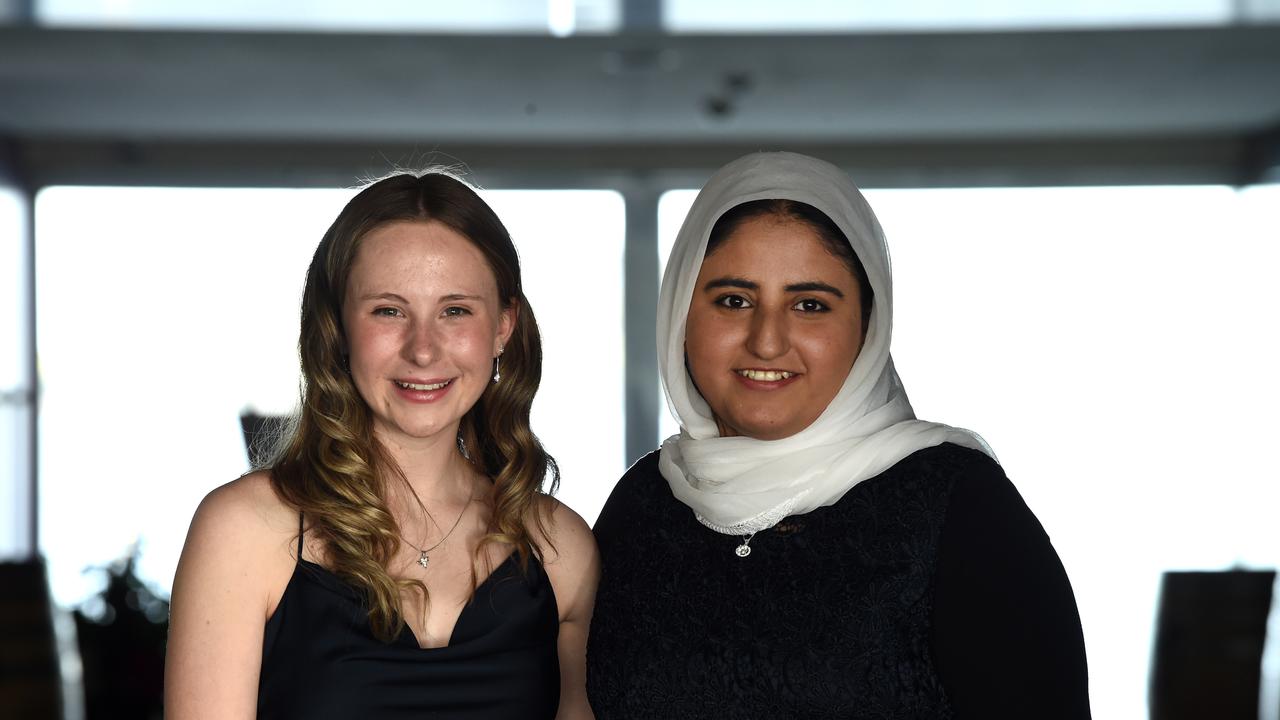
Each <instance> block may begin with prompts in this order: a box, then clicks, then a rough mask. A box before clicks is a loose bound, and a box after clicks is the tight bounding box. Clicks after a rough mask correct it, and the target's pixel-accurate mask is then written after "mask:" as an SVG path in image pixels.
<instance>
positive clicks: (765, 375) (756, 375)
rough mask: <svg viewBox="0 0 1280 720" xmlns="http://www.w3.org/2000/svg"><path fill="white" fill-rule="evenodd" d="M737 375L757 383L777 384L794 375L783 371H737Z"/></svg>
mask: <svg viewBox="0 0 1280 720" xmlns="http://www.w3.org/2000/svg"><path fill="white" fill-rule="evenodd" d="M738 374H739V375H741V376H742V377H744V378H746V379H748V380H756V381H759V382H777V381H779V380H786V379H787V378H789V377H791V376H793V375H795V373H793V372H787V371H785V370H739V371H738Z"/></svg>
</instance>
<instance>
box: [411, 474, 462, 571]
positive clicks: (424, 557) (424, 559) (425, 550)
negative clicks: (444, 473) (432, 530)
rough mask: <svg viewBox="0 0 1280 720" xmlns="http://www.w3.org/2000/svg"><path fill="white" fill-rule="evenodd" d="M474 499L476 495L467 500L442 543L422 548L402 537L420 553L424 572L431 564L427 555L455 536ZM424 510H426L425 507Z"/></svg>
mask: <svg viewBox="0 0 1280 720" xmlns="http://www.w3.org/2000/svg"><path fill="white" fill-rule="evenodd" d="M409 491H410V492H413V488H409ZM413 494H414V496H415V497H416V496H417V493H416V492H414V493H413ZM474 499H475V495H474V494H473V495H472V496H471V497H469V498H467V504H466V505H463V506H462V512H460V513H458V519H457V520H454V521H453V527H451V528H449V532H447V533H445V534H444V537H442V538H440V541H439V542H437V543H436V544H435V545H432V546H431V547H429V548H420V547H418V546H417V545H414V544H413V543H411V542H409V539H408V538H406V537H405V536H404V535H401V536H400V539H401V540H404V542H405V544H406V545H408V546H409V547H411V548H413V549H414V550H417V551H418V560H417V563H418V564H419V565H421V566H422V569H423V570H426V569H427V563H429V562H431V556H429V555H428V554H427V553H429V552H431V551H432V550H435V549H436V548H438V547H440V546H441V545H443V544H444V541H445V540H448V539H449V536H450V535H452V534H453V531H454V530H457V529H458V524H459V523H461V522H462V516H463V515H466V514H467V508H469V507H471V501H472V500H474ZM418 502H422V501H421V500H419V501H418ZM423 509H424V510H425V507H424V508H423ZM428 517H430V515H429V514H428Z"/></svg>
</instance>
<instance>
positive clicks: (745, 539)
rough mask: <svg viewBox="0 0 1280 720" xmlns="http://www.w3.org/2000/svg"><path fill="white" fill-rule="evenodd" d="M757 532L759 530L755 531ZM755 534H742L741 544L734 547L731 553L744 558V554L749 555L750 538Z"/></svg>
mask: <svg viewBox="0 0 1280 720" xmlns="http://www.w3.org/2000/svg"><path fill="white" fill-rule="evenodd" d="M757 532H759V531H757ZM755 536H756V534H755V533H751V534H750V535H743V536H742V544H741V545H739V546H738V547H736V548H734V550H733V554H734V555H737V556H738V557H740V558H744V557H746V556H748V555H750V554H751V539H752V538H754V537H755Z"/></svg>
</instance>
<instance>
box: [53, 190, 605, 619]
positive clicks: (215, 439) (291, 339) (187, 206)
mask: <svg viewBox="0 0 1280 720" xmlns="http://www.w3.org/2000/svg"><path fill="white" fill-rule="evenodd" d="M352 194H353V191H350V190H262V189H234V190H231V189H176V188H85V187H55V188H50V189H47V190H45V191H44V192H42V193H41V194H40V195H39V196H38V198H37V206H36V218H37V225H36V227H37V228H38V230H37V233H38V237H37V238H36V242H37V261H38V292H39V296H38V298H37V302H38V307H39V326H38V343H39V350H40V365H41V374H42V381H43V386H44V391H45V392H44V401H43V406H42V409H41V415H40V429H41V435H40V440H41V444H40V493H41V502H40V508H41V511H40V515H41V547H42V549H43V551H44V552H45V554H46V556H47V557H48V560H49V563H50V580H51V584H52V587H53V592H54V596H55V599H56V600H57V601H58V602H59V603H62V604H64V605H66V604H73V603H76V602H78V601H79V600H80V599H82V598H84V597H85V596H86V595H87V594H89V593H91V592H93V591H94V590H96V589H97V586H96V584H95V583H96V582H97V580H98V578H97V575H96V574H89V575H85V574H82V570H83V569H84V568H86V567H89V566H96V565H102V564H105V563H107V562H109V561H111V560H113V559H115V558H117V557H120V556H121V555H123V554H124V553H126V552H127V551H128V548H129V546H130V544H131V543H134V542H140V543H141V544H142V554H141V559H140V565H139V571H140V574H141V575H142V576H143V577H144V578H146V579H148V580H150V581H151V582H153V583H154V584H155V585H156V586H157V587H158V588H159V589H160V590H161V591H162V592H164V593H165V594H167V593H168V589H169V585H170V583H171V582H172V577H173V571H174V568H175V566H176V563H177V559H178V554H179V551H180V550H181V547H182V542H183V539H184V537H185V534H186V529H187V525H188V523H189V522H190V520H191V515H192V513H193V512H194V510H195V507H196V504H197V503H198V502H199V500H200V498H202V497H203V496H204V495H205V494H206V493H207V492H209V491H210V490H212V489H213V488H214V487H217V486H218V485H220V484H222V483H225V482H227V481H229V480H232V479H234V478H235V477H237V476H239V475H240V474H241V473H243V472H244V471H245V470H246V468H247V467H248V465H247V462H248V461H247V458H246V453H245V448H244V442H243V438H242V433H241V429H240V420H239V416H240V414H241V412H242V411H244V410H250V409H251V410H256V411H258V412H260V413H266V414H284V413H288V412H290V411H291V410H292V408H293V407H294V405H295V403H296V401H297V388H298V371H297V353H296V343H297V334H298V330H297V324H298V301H299V296H300V293H301V289H302V282H303V276H304V274H305V271H306V268H307V264H308V263H309V261H310V258H311V254H312V252H313V250H314V249H315V245H316V243H317V242H319V239H320V237H321V235H322V234H323V232H324V230H325V229H326V228H327V227H328V225H329V223H330V222H331V221H332V220H333V218H334V217H335V216H336V215H337V213H338V211H339V210H340V209H341V208H342V206H343V204H344V203H345V202H346V201H347V200H348V199H349V198H350V197H351V195H352ZM483 194H484V195H485V197H486V199H487V200H488V201H489V202H491V203H492V205H493V207H494V208H495V210H497V212H498V214H499V215H500V216H501V217H502V218H503V220H504V222H505V223H506V224H507V227H508V229H509V230H510V231H511V233H512V235H513V237H514V238H515V240H516V244H517V246H518V248H519V250H520V253H521V260H522V263H523V270H524V278H525V282H526V295H527V296H528V297H529V301H530V304H531V305H532V306H533V307H534V309H535V311H536V313H537V318H538V321H539V324H540V326H541V329H542V333H543V342H544V377H543V384H542V389H541V391H540V392H539V394H538V399H537V400H536V402H535V405H534V413H533V429H534V432H536V433H537V434H538V435H539V437H540V438H541V439H542V440H543V442H544V444H545V445H546V447H547V448H548V450H549V451H550V452H551V453H552V454H554V455H555V456H556V458H557V459H558V460H559V461H560V464H561V468H562V471H563V474H564V477H563V484H562V486H561V493H560V497H561V499H563V500H564V501H565V502H566V503H568V504H569V505H570V506H571V507H574V508H575V509H577V510H578V511H579V512H581V513H582V514H583V515H584V516H585V517H586V518H587V520H588V522H591V521H594V519H595V515H596V513H597V512H598V509H599V506H600V505H601V504H603V502H604V499H605V497H606V496H607V493H608V492H609V490H610V489H611V487H612V484H613V482H614V480H615V479H616V478H617V477H618V476H619V475H620V474H621V471H622V470H623V469H624V468H625V465H624V461H625V458H624V449H623V437H624V433H623V411H622V398H623V375H622V367H623V356H622V352H623V350H622V348H623V342H622V328H621V318H622V312H623V311H622V294H621V290H620V288H621V286H622V282H621V280H622V258H623V253H622V238H623V232H624V227H623V203H622V199H621V197H620V196H619V195H617V194H616V193H613V192H609V191H536V192H524V191H489V192H485V193H483ZM548 218H554V219H555V221H554V224H553V223H552V222H550V221H549V220H548ZM584 337H589V338H590V342H589V343H587V342H585V341H584V339H583V338H584Z"/></svg>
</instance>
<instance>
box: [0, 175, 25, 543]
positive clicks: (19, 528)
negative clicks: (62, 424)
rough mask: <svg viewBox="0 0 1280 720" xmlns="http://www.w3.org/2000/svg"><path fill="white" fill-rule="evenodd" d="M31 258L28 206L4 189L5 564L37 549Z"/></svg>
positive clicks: (0, 530) (1, 427)
mask: <svg viewBox="0 0 1280 720" xmlns="http://www.w3.org/2000/svg"><path fill="white" fill-rule="evenodd" d="M27 257H28V256H27V218H26V207H25V202H24V201H23V198H22V195H21V194H20V193H18V192H17V191H16V190H13V189H12V188H7V187H0V338H5V339H6V342H5V343H4V345H3V346H0V348H2V349H0V560H3V559H13V558H17V557H20V556H25V555H27V554H28V553H29V552H30V551H31V550H32V548H31V542H30V533H31V518H30V504H31V503H30V482H31V481H30V472H31V466H30V448H31V403H30V396H31V386H32V383H31V379H30V378H29V377H27V375H28V370H27V368H28V353H29V352H30V347H29V343H28V341H27V338H28V336H27V328H28V326H27V312H28V305H27V293H28V292H29V289H28V286H27Z"/></svg>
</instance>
